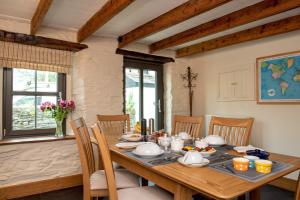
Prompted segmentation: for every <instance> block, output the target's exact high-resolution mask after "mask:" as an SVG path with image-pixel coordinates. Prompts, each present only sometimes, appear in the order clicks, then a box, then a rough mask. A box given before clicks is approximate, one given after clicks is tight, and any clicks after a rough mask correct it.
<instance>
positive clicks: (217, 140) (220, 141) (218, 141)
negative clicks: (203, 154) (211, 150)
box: [205, 135, 225, 146]
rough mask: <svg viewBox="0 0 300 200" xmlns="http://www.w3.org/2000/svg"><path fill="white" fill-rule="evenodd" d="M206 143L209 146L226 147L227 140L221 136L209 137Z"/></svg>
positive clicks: (206, 138)
mask: <svg viewBox="0 0 300 200" xmlns="http://www.w3.org/2000/svg"><path fill="white" fill-rule="evenodd" d="M205 141H206V142H207V143H208V144H209V145H216V146H218V145H224V144H225V140H224V138H223V137H221V136H219V135H208V136H206V137H205Z"/></svg>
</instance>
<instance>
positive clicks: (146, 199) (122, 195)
mask: <svg viewBox="0 0 300 200" xmlns="http://www.w3.org/2000/svg"><path fill="white" fill-rule="evenodd" d="M173 198H174V197H173V195H171V194H170V193H168V192H167V191H165V190H163V189H161V188H159V187H156V186H149V187H148V186H147V187H138V188H126V189H120V190H118V199H119V200H133V199H143V200H154V199H155V200H169V199H170V200H171V199H173Z"/></svg>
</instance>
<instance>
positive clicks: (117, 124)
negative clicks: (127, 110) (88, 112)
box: [97, 114, 130, 135]
mask: <svg viewBox="0 0 300 200" xmlns="http://www.w3.org/2000/svg"><path fill="white" fill-rule="evenodd" d="M97 120H98V122H99V123H98V125H99V126H100V130H101V132H103V133H105V134H108V135H121V134H122V133H124V132H126V131H130V118H129V115H128V114H126V115H97Z"/></svg>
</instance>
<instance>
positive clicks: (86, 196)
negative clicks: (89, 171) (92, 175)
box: [83, 186, 93, 200]
mask: <svg viewBox="0 0 300 200" xmlns="http://www.w3.org/2000/svg"><path fill="white" fill-rule="evenodd" d="M83 200H93V198H92V197H91V192H90V188H87V187H84V186H83Z"/></svg>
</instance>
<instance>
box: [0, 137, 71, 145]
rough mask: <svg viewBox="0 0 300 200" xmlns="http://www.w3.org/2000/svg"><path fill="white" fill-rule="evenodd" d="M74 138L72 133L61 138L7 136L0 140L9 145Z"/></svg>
mask: <svg viewBox="0 0 300 200" xmlns="http://www.w3.org/2000/svg"><path fill="white" fill-rule="evenodd" d="M73 139H75V136H74V135H66V136H64V137H63V138H57V137H55V136H40V137H27V138H9V139H4V140H0V146H1V145H10V144H24V143H35V142H51V141H59V140H73Z"/></svg>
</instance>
